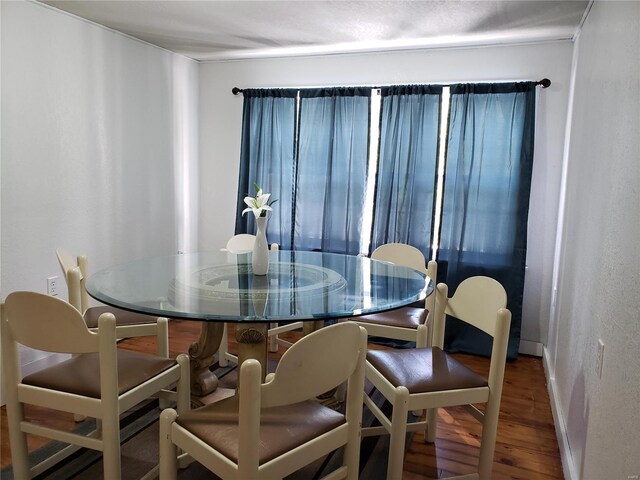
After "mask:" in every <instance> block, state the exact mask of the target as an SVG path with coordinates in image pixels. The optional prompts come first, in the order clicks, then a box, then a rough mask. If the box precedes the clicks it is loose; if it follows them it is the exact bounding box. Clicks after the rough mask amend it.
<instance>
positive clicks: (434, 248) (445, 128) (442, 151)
mask: <svg viewBox="0 0 640 480" xmlns="http://www.w3.org/2000/svg"><path fill="white" fill-rule="evenodd" d="M449 98H450V97H449V87H444V88H443V89H442V100H441V102H440V107H441V110H440V132H439V134H440V142H438V145H439V146H438V182H437V185H436V198H435V202H436V204H435V209H434V215H435V218H436V221H435V222H433V243H432V244H431V260H435V259H436V255H437V253H438V239H439V238H440V218H442V195H443V192H444V169H445V162H446V156H447V136H448V135H449Z"/></svg>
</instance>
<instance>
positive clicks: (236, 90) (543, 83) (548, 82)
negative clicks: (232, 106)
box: [231, 78, 551, 95]
mask: <svg viewBox="0 0 640 480" xmlns="http://www.w3.org/2000/svg"><path fill="white" fill-rule="evenodd" d="M536 85H540V86H541V87H542V88H548V87H549V86H550V85H551V80H549V79H548V78H543V79H542V80H538V81H537V82H536ZM371 88H377V87H371ZM242 92H244V90H243V89H242V88H238V87H233V88H232V89H231V93H233V94H234V95H238V94H239V93H242Z"/></svg>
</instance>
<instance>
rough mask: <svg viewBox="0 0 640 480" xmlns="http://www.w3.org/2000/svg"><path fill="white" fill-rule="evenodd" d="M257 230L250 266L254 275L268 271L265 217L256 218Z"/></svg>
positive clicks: (264, 273)
mask: <svg viewBox="0 0 640 480" xmlns="http://www.w3.org/2000/svg"><path fill="white" fill-rule="evenodd" d="M256 225H257V226H258V231H257V232H256V241H255V243H254V244H253V255H252V257H251V266H252V268H253V274H254V275H266V274H267V272H268V271H269V245H268V244H267V217H258V218H256Z"/></svg>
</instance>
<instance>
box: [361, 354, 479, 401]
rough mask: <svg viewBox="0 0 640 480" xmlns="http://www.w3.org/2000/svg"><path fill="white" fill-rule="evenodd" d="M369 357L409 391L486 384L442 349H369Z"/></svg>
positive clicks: (380, 370)
mask: <svg viewBox="0 0 640 480" xmlns="http://www.w3.org/2000/svg"><path fill="white" fill-rule="evenodd" d="M367 361H368V362H369V363H370V364H371V365H372V366H373V367H374V368H375V369H376V370H378V371H379V372H380V373H381V374H382V375H383V376H384V377H385V378H386V379H387V380H388V381H389V382H390V383H391V384H392V385H393V386H394V387H399V386H405V387H407V389H408V390H409V393H427V392H438V391H443V390H455V389H458V388H475V387H486V386H487V385H488V384H487V381H486V380H485V379H484V378H483V377H481V376H480V375H478V374H477V373H475V372H473V371H471V370H469V369H468V368H467V367H465V366H464V365H463V364H462V363H460V362H458V361H457V360H456V359H455V358H453V357H452V356H451V355H448V354H447V353H446V352H443V351H442V349H440V348H437V347H434V348H410V349H406V350H369V351H368V352H367Z"/></svg>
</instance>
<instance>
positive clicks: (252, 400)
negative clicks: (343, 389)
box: [160, 322, 367, 480]
mask: <svg viewBox="0 0 640 480" xmlns="http://www.w3.org/2000/svg"><path fill="white" fill-rule="evenodd" d="M366 342H367V336H366V332H365V331H364V329H362V328H359V327H358V326H357V325H355V324H354V323H352V322H347V323H340V324H335V325H332V326H329V327H325V328H322V329H320V330H318V331H316V332H314V333H311V334H309V335H307V336H305V337H303V338H302V339H301V340H299V341H298V342H296V343H294V344H293V346H292V347H291V348H289V349H288V350H287V351H286V352H285V353H284V355H283V356H282V358H281V360H280V362H279V364H278V367H277V369H276V371H275V373H272V374H269V375H268V376H267V379H266V382H265V383H264V384H261V383H260V377H261V368H260V364H259V363H258V361H257V360H254V359H249V360H246V361H245V362H244V363H243V364H242V365H241V367H240V387H239V390H238V393H237V394H236V396H234V397H230V398H227V399H225V400H222V401H219V402H216V403H213V404H210V405H207V406H205V407H202V408H199V409H197V410H193V411H192V412H189V413H188V414H186V415H176V412H175V411H173V410H171V409H168V410H165V411H164V412H163V413H162V415H161V417H160V479H161V480H168V479H175V478H176V468H177V451H176V448H179V449H181V450H182V451H184V452H186V453H187V454H188V455H189V456H191V457H192V458H194V459H195V460H197V461H198V462H200V463H201V464H202V465H204V466H205V467H206V468H208V469H209V470H211V471H212V472H213V473H215V474H216V475H218V476H220V477H221V478H224V479H227V480H231V479H242V480H247V479H259V478H265V479H267V478H268V479H274V478H284V477H285V476H286V475H288V474H290V473H292V472H295V471H297V470H299V469H300V468H302V467H303V466H305V465H308V464H309V463H311V462H313V461H315V460H316V459H319V458H322V457H323V456H324V455H327V454H328V453H329V452H331V451H333V450H335V449H337V448H340V447H342V446H344V448H345V450H344V460H343V465H342V466H341V467H339V469H338V470H336V471H335V472H333V473H331V474H329V475H328V476H327V477H325V478H332V479H336V478H348V479H356V478H358V463H359V451H360V424H361V420H362V403H360V402H362V398H363V390H364V356H365V352H366V348H367V344H366ZM345 380H348V387H347V400H346V413H345V414H344V415H343V414H342V413H339V412H337V411H335V410H332V409H330V408H328V407H325V406H323V405H321V404H320V403H318V402H317V401H315V397H316V396H318V395H320V394H322V393H324V392H326V391H328V390H330V389H332V388H333V387H336V386H337V385H340V384H342V383H343V382H344V381H345Z"/></svg>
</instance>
